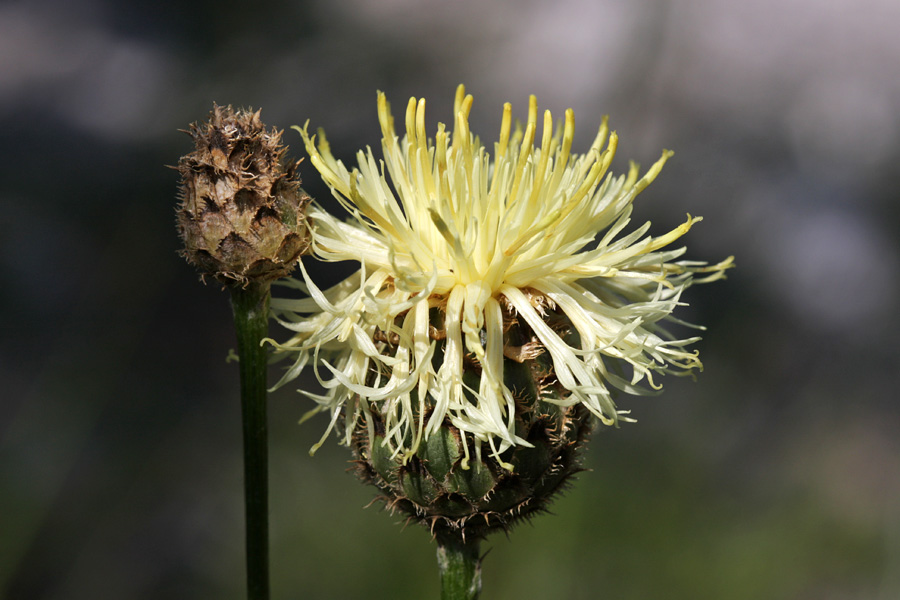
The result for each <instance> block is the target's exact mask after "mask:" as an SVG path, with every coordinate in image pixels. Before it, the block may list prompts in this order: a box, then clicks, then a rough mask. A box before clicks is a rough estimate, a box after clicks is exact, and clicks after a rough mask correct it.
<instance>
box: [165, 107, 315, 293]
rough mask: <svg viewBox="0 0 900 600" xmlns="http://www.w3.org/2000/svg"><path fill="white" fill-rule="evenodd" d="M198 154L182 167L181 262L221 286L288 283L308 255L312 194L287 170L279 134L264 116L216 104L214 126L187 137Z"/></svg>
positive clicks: (201, 126) (194, 128)
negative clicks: (308, 210)
mask: <svg viewBox="0 0 900 600" xmlns="http://www.w3.org/2000/svg"><path fill="white" fill-rule="evenodd" d="M186 133H188V134H189V135H190V136H191V137H192V138H193V140H194V145H195V148H194V151H193V152H191V153H190V154H186V155H185V156H182V157H181V160H179V161H178V167H177V168H178V171H179V173H180V174H181V188H180V195H179V196H180V200H181V203H180V205H179V206H178V215H177V227H178V233H179V235H180V236H181V239H182V240H183V241H184V250H183V251H182V255H183V256H184V257H185V258H186V259H187V261H188V262H189V263H191V264H193V265H195V266H196V267H197V268H198V269H199V270H200V272H201V278H202V277H205V276H206V275H210V276H212V277H214V278H215V279H216V280H217V281H220V282H221V283H225V284H229V285H233V284H240V285H246V284H247V283H249V282H251V281H253V282H268V281H273V280H275V279H278V278H280V277H284V276H285V275H287V274H288V273H290V271H291V270H293V268H294V267H295V266H296V264H297V260H298V259H299V258H300V256H301V255H303V254H306V253H308V252H309V245H310V244H309V240H310V235H309V228H308V226H309V223H308V220H307V218H306V206H307V204H308V203H309V201H310V197H309V195H307V194H306V192H304V191H303V189H302V188H301V187H300V179H299V178H298V177H297V176H296V169H297V165H298V164H299V162H300V161H297V162H296V163H286V162H285V160H284V155H285V152H286V148H285V147H284V146H282V145H281V132H280V131H277V130H275V129H272V130H271V131H267V130H266V127H265V125H264V124H263V122H262V121H261V120H260V118H259V111H256V112H251V111H246V110H239V111H234V110H233V109H232V108H231V107H230V106H227V107H222V106H217V105H213V110H212V112H211V113H210V117H209V120H208V121H207V122H205V123H193V124H192V125H191V127H190V130H189V131H187V132H186Z"/></svg>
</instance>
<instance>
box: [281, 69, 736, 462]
mask: <svg viewBox="0 0 900 600" xmlns="http://www.w3.org/2000/svg"><path fill="white" fill-rule="evenodd" d="M472 104H473V99H472V96H471V95H467V94H466V93H465V88H464V87H463V86H459V88H458V89H457V91H456V96H455V99H454V108H453V121H452V124H453V130H452V133H449V132H448V131H447V130H446V128H445V126H444V125H443V124H439V125H438V128H437V131H436V133H435V135H434V138H433V139H429V138H428V135H427V131H426V127H425V100H424V99H416V98H411V99H410V100H409V102H408V103H407V105H406V112H405V115H404V120H403V125H404V129H405V135H404V136H403V137H402V138H401V137H398V135H397V133H396V132H395V128H394V118H393V116H392V115H391V111H390V105H389V103H388V102H387V99H386V98H385V96H384V94H382V93H379V94H378V97H377V108H378V119H379V123H380V125H381V133H382V143H381V147H382V156H383V158H382V159H381V160H377V159H376V158H375V156H374V155H373V153H372V151H371V149H368V150H367V151H366V152H362V151H361V152H359V153H358V155H357V163H358V166H357V167H356V168H354V169H352V170H348V169H347V168H346V167H345V166H344V165H343V164H342V163H341V162H340V161H337V160H336V159H335V158H334V157H333V155H332V153H331V149H330V147H329V145H328V142H327V140H326V139H325V136H324V133H322V132H319V133H318V135H316V136H310V135H309V134H308V133H307V127H306V126H304V127H303V128H302V129H298V131H299V132H300V134H301V136H302V137H303V141H304V143H305V145H306V149H307V152H308V153H309V155H310V162H311V163H312V164H313V166H314V167H315V168H316V170H318V171H319V173H320V174H321V176H322V179H323V180H324V181H325V182H326V184H327V185H328V186H329V187H330V188H331V190H332V192H333V194H334V196H335V198H336V199H337V200H338V201H339V202H340V204H341V205H342V206H343V207H344V208H345V209H346V210H347V212H348V214H349V215H350V216H351V220H350V221H348V222H343V221H341V220H339V219H337V218H336V217H334V216H332V215H330V214H329V213H327V212H325V211H324V210H322V209H321V208H319V207H313V208H312V210H311V213H310V217H311V220H312V222H313V223H314V224H315V229H314V232H313V248H314V250H315V254H316V256H318V257H319V258H321V259H324V260H328V261H340V260H355V261H358V262H360V264H361V268H360V272H359V273H357V274H356V275H354V276H353V277H350V278H348V279H347V280H345V281H344V282H341V283H339V284H338V285H337V286H335V287H333V288H331V289H330V290H320V289H319V288H317V287H316V286H315V284H314V283H313V281H312V279H311V278H310V277H309V274H308V273H307V271H306V270H305V269H303V270H302V276H303V280H304V283H305V285H303V284H299V283H298V284H297V285H298V286H301V285H302V287H303V288H304V289H306V290H307V291H308V293H309V294H310V298H309V299H308V300H299V301H287V300H278V299H276V300H274V301H273V309H274V310H275V311H276V312H277V313H278V314H280V315H281V316H282V323H283V324H284V325H285V326H286V327H288V328H289V329H290V330H292V331H293V332H294V333H295V335H294V337H293V338H292V339H290V340H289V341H287V342H285V343H282V344H277V347H278V349H279V351H283V352H294V353H297V360H296V363H295V365H294V367H292V368H291V369H290V370H289V371H288V374H287V375H286V376H285V378H284V379H283V380H282V382H280V383H279V385H283V384H284V383H285V382H286V381H288V380H290V379H292V378H294V377H296V376H297V374H298V373H299V372H300V370H301V369H302V368H303V367H304V366H306V365H307V364H309V363H311V362H312V363H313V364H314V367H315V368H316V374H317V377H319V380H320V382H321V383H322V385H323V386H324V387H325V388H326V393H325V394H324V395H322V396H313V395H310V396H311V397H312V398H313V399H314V400H316V402H318V403H319V404H320V408H319V409H318V410H320V411H324V412H328V413H329V414H330V415H331V421H330V424H329V428H328V430H329V431H331V430H332V429H333V428H334V427H335V426H336V423H337V422H338V419H339V418H340V415H343V416H344V419H345V420H346V423H348V424H350V425H349V426H348V427H347V428H346V430H345V431H346V433H345V435H346V436H347V438H346V439H347V441H349V436H350V435H351V433H352V429H353V423H354V422H355V419H357V418H362V419H366V418H367V417H368V416H369V415H371V411H372V410H374V409H376V408H377V410H378V412H379V413H380V414H381V415H382V416H383V418H384V421H385V428H386V439H387V442H386V443H387V444H388V445H389V446H390V447H391V448H392V449H393V450H394V452H395V454H396V455H397V456H401V457H408V456H410V455H411V454H412V453H414V452H415V450H416V448H417V447H418V445H419V444H421V443H422V442H423V440H425V439H427V437H428V436H429V435H431V434H433V433H434V432H435V431H437V430H438V429H439V428H440V427H441V424H442V423H443V422H444V421H445V420H449V422H450V423H452V424H453V425H454V426H455V427H457V428H458V429H459V430H460V431H461V432H462V435H463V436H464V437H468V436H470V438H471V439H472V440H474V441H475V442H476V445H475V449H476V452H477V453H479V454H480V452H481V449H480V448H481V444H487V445H488V448H489V449H490V452H491V453H492V454H493V455H494V456H499V454H500V453H502V452H503V451H504V450H506V449H507V448H509V447H510V446H513V445H522V444H527V442H525V441H524V440H522V439H520V438H518V437H517V436H516V435H515V405H514V402H515V401H514V397H513V393H512V391H511V390H509V389H507V388H506V386H505V385H504V383H503V382H504V379H503V365H504V347H503V344H504V342H503V311H502V309H501V300H502V301H503V302H505V303H507V304H508V305H509V306H512V307H513V308H514V310H515V311H516V314H517V315H518V316H519V317H520V318H521V319H523V320H524V321H525V322H526V323H527V324H528V325H529V327H530V328H531V330H532V331H533V332H534V334H535V336H536V338H537V340H536V343H538V344H539V347H541V348H543V350H544V351H546V352H547V353H548V354H549V356H550V358H551V359H552V363H553V368H554V373H555V375H556V377H557V378H558V380H559V382H560V384H561V385H562V386H563V387H564V388H565V389H566V390H567V394H565V395H563V396H561V397H549V396H548V397H547V398H546V400H547V401H548V402H556V403H559V404H563V405H572V404H575V403H579V402H580V403H582V404H584V406H585V407H587V408H588V409H589V410H590V411H591V412H593V413H594V414H595V415H596V416H597V418H598V419H600V420H601V421H602V422H603V423H605V424H607V425H613V424H615V423H616V422H617V421H619V420H621V419H626V417H623V416H622V413H621V411H619V410H618V409H617V408H616V406H615V404H614V402H613V400H612V391H611V390H612V388H618V389H621V390H624V391H626V392H629V393H646V390H645V389H644V388H641V387H640V386H641V385H642V384H645V385H647V386H648V387H649V388H651V389H656V388H658V387H659V384H658V383H657V382H656V381H655V379H654V377H655V376H656V375H658V374H659V373H668V372H672V373H675V374H682V373H690V372H692V371H693V370H695V369H699V368H701V366H702V365H701V363H700V361H699V360H698V359H697V356H696V353H694V352H689V351H687V350H685V346H687V345H689V344H691V343H692V342H694V341H696V339H697V338H688V339H677V338H675V337H673V336H672V335H670V334H669V333H668V332H667V331H666V330H665V329H664V328H663V327H662V325H661V323H662V322H664V321H667V320H674V319H673V318H672V317H671V316H670V315H671V313H672V311H673V310H674V309H675V307H676V306H677V305H679V304H680V297H681V293H682V292H683V291H684V289H686V288H687V287H688V286H690V285H691V284H692V283H701V282H707V281H714V280H716V279H719V278H721V277H722V276H723V273H724V271H725V270H726V269H728V268H730V267H731V266H732V259H730V258H729V259H727V260H725V261H723V262H721V263H719V264H716V265H711V266H707V265H705V264H704V263H688V262H677V261H676V260H675V259H677V258H678V257H679V256H680V255H681V254H682V252H683V249H669V250H666V249H665V248H667V247H668V246H669V245H670V244H672V242H674V241H676V240H677V239H679V238H680V237H681V236H683V235H684V234H685V233H687V231H688V230H689V229H690V228H691V227H692V226H693V225H694V224H695V223H697V222H699V221H700V220H701V219H700V218H699V217H691V216H690V215H688V217H687V220H686V221H685V222H684V223H683V224H682V225H680V226H678V227H676V228H675V229H673V230H672V231H670V232H668V233H665V234H663V235H660V236H658V237H652V236H650V235H648V234H647V232H648V231H649V223H647V224H645V225H643V226H641V227H638V228H637V229H635V230H634V231H632V232H631V233H628V234H623V232H624V231H625V230H626V228H627V227H628V225H629V224H630V215H631V210H632V207H631V205H632V203H633V201H634V199H635V197H636V196H637V195H638V194H639V193H640V192H641V191H643V190H644V189H645V188H646V187H647V186H648V185H649V184H650V183H652V182H653V181H654V179H655V178H656V177H657V175H658V174H659V173H660V171H661V169H662V167H663V165H664V164H665V162H666V161H667V160H668V159H669V158H670V157H671V156H672V153H671V152H670V151H664V152H663V154H662V156H661V157H660V159H659V160H657V161H656V162H655V163H654V164H653V165H652V166H651V167H650V169H649V170H648V171H647V172H646V173H644V174H643V175H641V174H640V171H639V169H638V167H637V165H636V164H634V163H631V165H630V168H629V170H628V172H627V174H626V175H620V176H613V175H610V174H608V171H609V167H610V165H611V163H612V160H613V158H614V156H615V153H616V149H617V147H618V137H617V135H616V133H615V132H612V133H610V131H609V128H608V124H607V119H606V118H605V117H604V118H603V120H602V123H601V125H600V127H599V130H598V132H597V136H596V137H595V139H594V141H593V143H592V144H591V147H590V148H589V150H588V151H587V152H586V153H585V154H581V155H579V154H573V153H572V152H571V150H572V143H573V139H574V135H575V118H574V115H573V113H572V111H571V110H567V111H566V113H565V118H564V120H563V123H562V126H556V127H555V130H554V123H553V118H552V115H551V114H550V112H549V111H545V112H544V113H543V118H542V121H541V123H540V127H541V131H540V139H539V143H538V144H537V145H535V140H536V139H537V138H538V126H539V123H538V114H539V113H538V106H537V100H536V99H535V97H534V96H532V97H530V98H529V103H528V116H527V119H526V121H525V125H524V128H522V127H518V126H517V127H516V128H515V129H513V128H512V107H511V105H510V104H505V105H504V106H503V112H502V118H501V125H500V133H499V137H498V141H497V142H496V143H495V144H494V145H493V148H494V155H493V157H492V156H490V154H489V153H488V152H487V150H486V149H485V148H484V147H483V146H482V145H481V143H480V141H479V140H478V138H477V137H475V136H474V135H473V134H472V132H471V131H470V130H469V113H470V111H471V109H472ZM694 274H697V275H699V276H700V277H699V278H696V279H695V278H694ZM526 290H529V291H528V293H527V294H526ZM535 293H537V294H542V295H543V297H545V298H547V299H548V302H552V303H553V305H554V306H555V307H556V310H558V311H559V312H561V313H562V314H564V315H565V316H566V317H567V318H568V320H569V321H570V322H571V325H572V327H573V328H574V330H575V331H577V334H578V335H577V340H578V341H577V343H575V342H572V341H571V340H569V341H566V340H564V339H563V338H562V337H561V336H560V333H559V332H558V331H557V330H555V329H554V328H553V327H551V326H549V325H548V324H547V323H546V322H545V313H544V312H543V311H544V309H543V308H542V307H536V306H535V305H533V304H532V301H531V300H530V299H529V298H530V297H531V295H532V294H535ZM434 308H439V309H440V310H442V311H443V313H444V315H443V329H442V331H441V332H440V336H439V338H436V337H435V336H434V335H432V330H431V328H432V324H431V323H430V316H429V315H430V310H432V309H434ZM438 339H440V340H442V341H441V342H440V343H441V344H443V346H442V350H441V351H440V353H438V354H437V356H438V358H434V357H435V353H436V352H437V350H436V349H437V347H438V343H439V342H438ZM567 339H568V338H567ZM385 340H389V342H387V341H385ZM573 343H575V344H576V345H574V346H573V345H572V344H573ZM466 355H470V356H472V357H474V358H475V359H476V360H477V361H478V362H479V363H480V365H481V369H482V370H481V377H480V380H479V384H478V386H477V389H473V388H469V387H467V386H466V385H465V383H464V381H463V376H462V374H463V368H464V361H465V356H466ZM435 361H436V364H433V362H435ZM320 364H321V367H320ZM613 364H620V365H627V366H628V367H629V368H630V370H631V375H630V376H629V377H624V376H621V375H619V374H617V373H616V369H612V370H610V367H611V366H612V365H613ZM326 375H330V376H326ZM426 407H427V409H426ZM369 427H371V421H370V420H369ZM466 452H468V450H467V449H466ZM466 460H468V454H467V455H466Z"/></svg>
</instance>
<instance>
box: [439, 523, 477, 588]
mask: <svg viewBox="0 0 900 600" xmlns="http://www.w3.org/2000/svg"><path fill="white" fill-rule="evenodd" d="M437 543H438V549H437V560H438V568H439V569H440V571H441V600H477V598H478V596H479V595H480V594H481V558H480V557H479V555H478V546H479V544H480V543H481V540H478V539H475V540H469V541H465V540H463V539H462V538H461V537H460V536H458V535H454V534H449V533H447V534H442V535H438V537H437Z"/></svg>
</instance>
